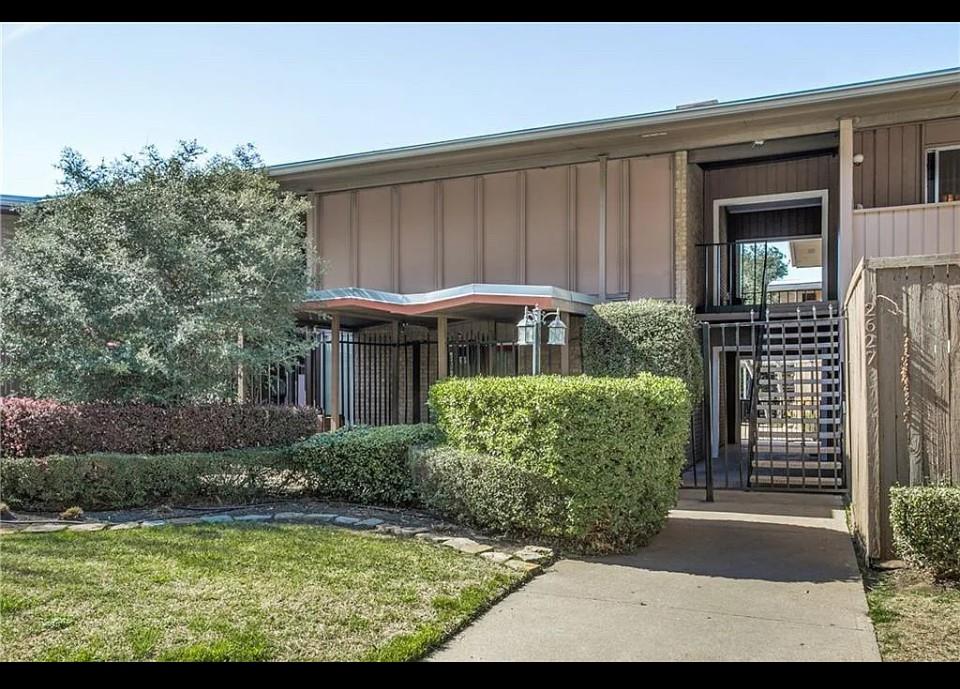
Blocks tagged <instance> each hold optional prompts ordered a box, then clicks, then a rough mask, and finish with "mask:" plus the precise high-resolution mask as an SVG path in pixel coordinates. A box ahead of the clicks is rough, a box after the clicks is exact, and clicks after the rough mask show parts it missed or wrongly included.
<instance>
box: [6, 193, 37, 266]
mask: <svg viewBox="0 0 960 689" xmlns="http://www.w3.org/2000/svg"><path fill="white" fill-rule="evenodd" d="M39 200H40V199H39V198H38V197H36V196H13V195H10V194H0V255H2V253H3V247H4V245H5V244H6V243H7V242H8V241H10V238H11V237H13V235H14V232H15V230H16V224H17V218H18V217H19V214H20V208H21V207H23V206H27V205H31V204H34V203H36V202H37V201H39Z"/></svg>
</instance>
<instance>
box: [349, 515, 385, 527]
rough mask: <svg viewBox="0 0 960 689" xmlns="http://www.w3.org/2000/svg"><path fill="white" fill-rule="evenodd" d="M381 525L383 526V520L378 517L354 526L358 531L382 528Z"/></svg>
mask: <svg viewBox="0 0 960 689" xmlns="http://www.w3.org/2000/svg"><path fill="white" fill-rule="evenodd" d="M381 524H383V520H382V519H377V518H376V517H370V518H368V519H364V520H362V521H358V522H357V523H356V524H354V525H353V526H354V528H357V529H373V528H376V527H378V526H380V525H381Z"/></svg>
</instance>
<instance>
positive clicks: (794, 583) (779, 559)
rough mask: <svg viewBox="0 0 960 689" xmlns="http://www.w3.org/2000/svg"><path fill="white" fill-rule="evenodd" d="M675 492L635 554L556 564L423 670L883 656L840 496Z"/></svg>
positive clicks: (468, 629) (483, 618) (464, 634)
mask: <svg viewBox="0 0 960 689" xmlns="http://www.w3.org/2000/svg"><path fill="white" fill-rule="evenodd" d="M703 497H704V496H703V492H702V491H690V490H683V491H681V498H680V503H679V505H678V506H677V509H675V510H673V511H672V512H671V514H670V519H669V521H668V523H667V526H666V527H665V528H664V530H663V531H662V532H661V533H660V534H659V535H658V536H656V538H654V540H653V542H652V543H651V544H650V545H649V546H647V547H646V548H642V549H641V550H639V551H638V552H636V553H633V554H629V555H618V556H612V557H602V558H585V559H566V560H561V561H559V562H558V563H556V564H555V565H553V566H552V567H551V568H549V569H548V570H547V571H546V572H545V573H544V574H543V575H541V576H539V577H537V578H536V579H534V580H533V581H531V582H530V583H529V584H527V585H526V586H524V587H523V588H521V589H520V590H518V591H517V592H515V593H513V594H511V595H510V596H508V597H507V598H506V599H504V600H503V601H502V602H500V603H498V604H497V605H496V606H495V607H494V608H492V609H491V610H490V611H489V612H487V613H486V614H485V615H483V616H482V617H481V618H480V619H479V620H477V621H476V622H475V623H473V624H472V625H470V626H469V627H467V628H466V629H465V630H464V631H463V632H461V633H460V634H459V635H457V636H456V637H454V638H453V639H452V640H450V641H449V642H448V643H447V644H446V645H445V646H444V647H443V648H441V649H440V650H439V651H438V652H437V653H435V654H434V655H433V656H432V657H431V660H500V661H502V660H533V661H563V660H584V661H591V660H594V661H596V660H618V661H619V660H814V661H837V660H871V661H872V660H879V659H880V657H879V653H878V651H877V644H876V639H875V637H874V632H873V627H872V625H871V623H870V618H869V617H868V615H867V605H866V600H865V597H864V592H863V586H862V584H861V580H860V573H859V569H858V567H857V561H856V557H855V555H854V551H853V547H852V544H851V539H850V535H849V533H848V532H847V527H846V523H845V520H844V513H843V506H842V504H841V500H840V497H839V496H834V495H809V494H803V495H799V494H798V495H793V494H783V493H743V492H739V491H718V492H717V494H716V501H715V502H714V503H705V502H703Z"/></svg>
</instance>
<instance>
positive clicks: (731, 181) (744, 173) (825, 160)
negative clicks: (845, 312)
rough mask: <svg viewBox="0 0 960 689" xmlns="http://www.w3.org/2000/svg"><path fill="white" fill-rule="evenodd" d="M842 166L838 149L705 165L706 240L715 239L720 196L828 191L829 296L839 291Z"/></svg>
mask: <svg viewBox="0 0 960 689" xmlns="http://www.w3.org/2000/svg"><path fill="white" fill-rule="evenodd" d="M839 175H840V167H839V159H838V156H837V154H836V153H825V154H820V155H813V156H805V157H798V158H786V159H782V160H767V161H760V162H746V163H742V164H736V165H718V166H705V169H704V174H703V228H704V232H705V235H706V238H707V239H706V241H708V242H712V241H713V239H712V237H713V202H714V201H715V200H717V199H728V198H737V197H741V196H760V195H763V194H786V193H792V192H799V191H816V190H819V189H826V190H827V191H828V197H829V198H828V203H829V208H828V209H827V217H828V220H827V232H828V234H829V237H828V246H829V247H830V251H829V256H828V259H827V260H828V262H829V264H830V266H834V268H832V269H831V270H830V274H829V275H828V276H827V298H828V299H835V298H836V294H837V279H836V275H837V271H836V269H835V266H836V265H837V242H836V240H835V237H836V234H837V229H838V224H839V214H838V208H839V205H838V200H839V194H840V177H839Z"/></svg>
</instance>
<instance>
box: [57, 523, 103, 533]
mask: <svg viewBox="0 0 960 689" xmlns="http://www.w3.org/2000/svg"><path fill="white" fill-rule="evenodd" d="M105 528H107V525H106V524H104V523H102V522H92V523H90V524H74V525H73V526H70V527H67V531H100V530H101V529H105Z"/></svg>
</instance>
